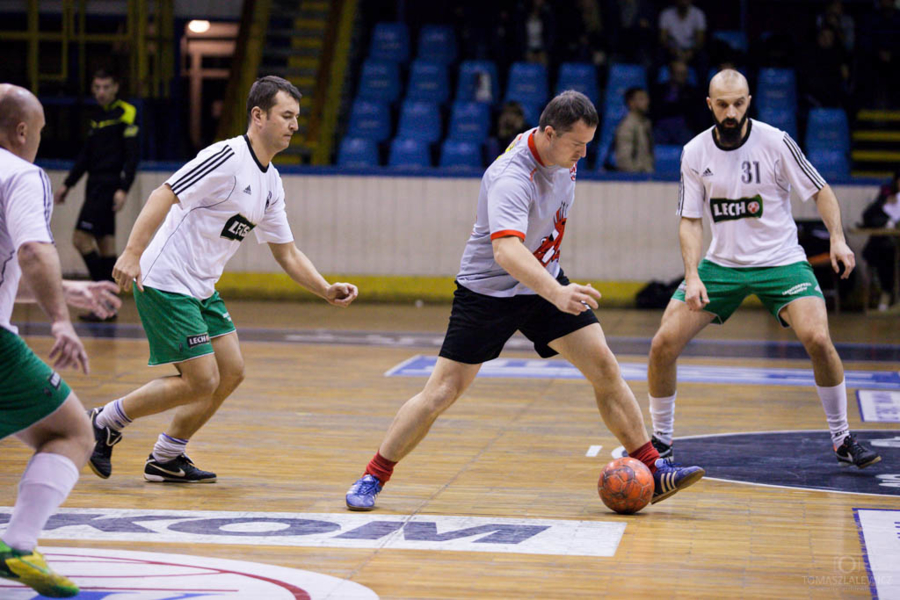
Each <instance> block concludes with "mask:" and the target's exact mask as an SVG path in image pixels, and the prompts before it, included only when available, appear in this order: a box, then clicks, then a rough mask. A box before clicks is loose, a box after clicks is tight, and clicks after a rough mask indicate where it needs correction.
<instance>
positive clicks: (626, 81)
mask: <svg viewBox="0 0 900 600" xmlns="http://www.w3.org/2000/svg"><path fill="white" fill-rule="evenodd" d="M632 87H640V88H644V89H645V90H649V88H648V87H647V70H646V69H645V68H644V67H643V65H631V64H625V63H614V64H612V65H611V66H610V67H609V77H608V78H607V81H606V93H605V94H604V97H603V121H604V123H603V127H606V126H607V121H608V118H607V116H608V115H609V116H612V117H613V118H614V120H615V122H614V123H613V124H612V128H613V131H615V128H616V125H618V123H619V121H620V120H621V119H622V117H623V116H625V113H626V112H628V108H627V107H626V106H625V92H626V91H628V88H632ZM602 152H603V150H602V146H601V153H602Z"/></svg>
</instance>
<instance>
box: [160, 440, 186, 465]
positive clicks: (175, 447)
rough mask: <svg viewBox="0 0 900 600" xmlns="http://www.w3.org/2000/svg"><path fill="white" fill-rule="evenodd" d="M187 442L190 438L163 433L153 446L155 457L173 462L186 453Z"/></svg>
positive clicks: (161, 460)
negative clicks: (182, 438)
mask: <svg viewBox="0 0 900 600" xmlns="http://www.w3.org/2000/svg"><path fill="white" fill-rule="evenodd" d="M187 443H188V440H180V439H178V438H173V437H171V436H168V435H166V434H164V433H161V434H159V437H158V438H157V439H156V444H155V445H154V446H153V458H155V459H156V460H158V461H159V462H171V461H173V460H175V459H176V458H178V457H179V456H181V455H182V454H184V449H185V446H187Z"/></svg>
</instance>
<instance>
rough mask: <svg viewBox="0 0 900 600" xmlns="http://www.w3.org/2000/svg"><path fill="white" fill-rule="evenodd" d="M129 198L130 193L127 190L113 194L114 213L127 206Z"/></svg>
mask: <svg viewBox="0 0 900 600" xmlns="http://www.w3.org/2000/svg"><path fill="white" fill-rule="evenodd" d="M127 198H128V192H126V191H125V190H116V193H115V194H113V212H119V211H120V210H122V207H123V206H125V200H126V199H127Z"/></svg>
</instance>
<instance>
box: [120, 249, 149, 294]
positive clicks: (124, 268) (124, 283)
mask: <svg viewBox="0 0 900 600" xmlns="http://www.w3.org/2000/svg"><path fill="white" fill-rule="evenodd" d="M112 276H113V279H115V280H116V285H118V286H119V289H120V290H122V291H123V292H125V291H128V289H129V288H131V283H132V282H136V283H137V288H138V289H139V290H141V291H142V292H143V291H144V283H143V282H142V281H141V257H140V256H137V255H136V254H134V253H133V252H129V251H128V249H127V248H126V249H125V251H124V252H123V253H122V256H120V257H119V260H117V261H116V264H115V266H114V267H113V270H112Z"/></svg>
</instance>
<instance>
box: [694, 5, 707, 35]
mask: <svg viewBox="0 0 900 600" xmlns="http://www.w3.org/2000/svg"><path fill="white" fill-rule="evenodd" d="M692 8H693V9H694V11H693V12H694V31H706V13H705V12H703V11H702V10H700V9H699V8H697V7H696V6H693V7H692Z"/></svg>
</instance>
